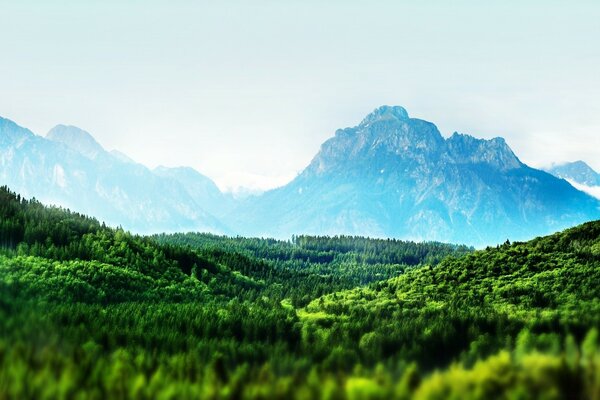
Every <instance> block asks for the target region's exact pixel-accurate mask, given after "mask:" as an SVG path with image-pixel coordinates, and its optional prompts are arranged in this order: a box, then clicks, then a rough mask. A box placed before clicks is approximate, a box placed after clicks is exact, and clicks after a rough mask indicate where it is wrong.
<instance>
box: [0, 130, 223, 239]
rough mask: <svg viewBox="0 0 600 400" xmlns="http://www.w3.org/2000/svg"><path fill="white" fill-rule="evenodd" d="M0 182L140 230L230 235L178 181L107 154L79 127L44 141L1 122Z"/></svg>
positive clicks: (104, 219) (21, 191)
mask: <svg viewBox="0 0 600 400" xmlns="http://www.w3.org/2000/svg"><path fill="white" fill-rule="evenodd" d="M0 183H1V184H6V185H9V186H10V187H11V188H14V189H15V190H16V191H17V192H19V193H20V194H22V195H23V196H26V197H36V198H37V199H39V200H42V201H44V202H46V203H51V204H57V205H61V206H63V207H66V208H70V209H73V210H76V211H78V212H82V213H86V214H90V215H94V216H95V217H97V218H99V219H101V220H103V221H105V222H107V223H109V224H112V225H121V226H123V227H124V228H126V229H130V230H133V231H136V232H141V233H150V232H162V231H181V230H187V231H189V230H194V231H211V232H220V233H223V232H228V229H227V228H226V227H225V226H224V225H223V224H221V223H220V222H219V221H218V220H217V219H216V218H215V217H213V216H212V215H211V214H210V213H208V212H207V211H205V210H204V209H203V207H202V199H201V198H199V197H198V196H196V198H192V196H190V194H189V193H188V192H187V191H186V188H185V187H183V186H182V185H181V184H180V183H179V182H177V181H176V180H174V179H170V178H168V177H162V176H159V175H157V174H154V173H153V172H152V171H150V170H149V169H148V168H146V167H144V166H142V165H141V164H136V163H134V162H131V161H130V160H127V159H126V158H124V157H123V156H120V155H118V154H117V155H115V154H112V153H109V152H107V151H105V150H104V149H103V148H102V146H100V145H99V144H98V143H97V142H96V141H95V139H94V138H93V137H92V136H91V135H90V134H89V133H87V132H85V131H83V130H81V129H79V128H76V127H71V126H62V125H59V126H57V127H55V128H54V129H52V130H51V131H50V132H49V133H48V135H47V137H46V138H42V137H40V136H36V135H34V134H33V133H32V132H31V131H29V130H27V129H25V128H22V127H20V126H18V125H16V124H15V123H13V122H12V121H9V120H6V119H0Z"/></svg>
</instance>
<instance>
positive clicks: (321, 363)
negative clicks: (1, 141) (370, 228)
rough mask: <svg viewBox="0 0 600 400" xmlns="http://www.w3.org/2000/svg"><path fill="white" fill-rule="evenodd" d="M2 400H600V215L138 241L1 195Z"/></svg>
mask: <svg viewBox="0 0 600 400" xmlns="http://www.w3.org/2000/svg"><path fill="white" fill-rule="evenodd" d="M0 248H1V254H0V399H54V398H59V399H88V398H89V399H107V398H110V399H121V398H122V399H129V398H131V399H155V398H158V399H188V398H202V399H272V398H275V399H277V398H280V399H294V398H297V399H313V398H316V399H321V398H322V399H346V398H348V399H361V398H366V399H371V398H372V399H390V398H398V399H410V398H416V399H445V398H452V399H465V398H470V399H491V398H501V399H527V398H544V399H562V398H573V399H600V347H599V346H600V338H599V332H598V330H599V329H600V285H599V283H600V222H590V223H587V224H584V225H581V226H578V227H575V228H572V229H569V230H566V231H563V232H559V233H556V234H554V235H551V236H547V237H542V238H537V239H534V240H532V241H529V242H525V243H510V242H508V241H507V242H506V243H505V244H504V245H502V246H497V247H490V248H487V249H485V250H478V251H475V250H474V249H472V248H469V247H466V246H460V245H448V244H441V243H435V242H431V243H427V242H426V243H413V242H404V241H398V240H376V239H366V238H361V237H346V236H342V237H313V236H295V237H293V238H291V240H290V241H277V240H272V239H252V238H241V237H237V238H232V237H224V236H215V235H209V234H193V233H189V234H172V235H166V234H164V235H156V236H151V237H143V236H136V235H132V234H130V233H128V232H126V231H124V230H122V229H115V228H110V227H106V226H105V225H103V224H102V223H100V222H98V221H97V220H95V219H93V218H89V217H86V216H83V215H79V214H77V213H73V212H70V211H68V210H64V209H60V208H55V207H46V206H44V205H42V204H40V203H39V202H37V201H36V200H29V199H23V198H21V197H20V196H19V195H17V194H15V193H12V192H11V191H10V190H9V189H8V188H6V187H3V188H2V189H1V190H0Z"/></svg>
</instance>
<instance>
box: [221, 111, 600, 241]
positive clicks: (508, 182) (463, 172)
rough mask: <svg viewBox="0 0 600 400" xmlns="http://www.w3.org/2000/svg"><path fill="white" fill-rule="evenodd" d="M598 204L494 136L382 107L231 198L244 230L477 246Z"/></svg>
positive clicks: (585, 214)
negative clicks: (278, 175) (250, 191)
mask: <svg viewBox="0 0 600 400" xmlns="http://www.w3.org/2000/svg"><path fill="white" fill-rule="evenodd" d="M599 207H600V202H598V201H597V200H596V199H594V198H592V197H590V196H588V195H587V194H585V193H582V192H581V191H578V190H577V189H575V188H573V187H572V186H571V185H570V184H569V183H568V182H566V181H564V180H561V179H558V178H556V177H554V176H552V175H550V174H548V173H546V172H543V171H540V170H536V169H533V168H530V167H528V166H527V165H525V164H523V163H522V162H521V161H520V160H519V159H518V158H517V157H516V156H515V154H514V153H513V152H512V150H511V149H510V148H509V147H508V145H507V144H506V142H505V141H504V140H503V139H501V138H496V139H492V140H482V139H476V138H474V137H472V136H469V135H463V134H459V133H455V134H454V135H452V136H451V137H450V138H448V139H444V138H443V137H442V135H441V134H440V132H439V131H438V129H437V128H436V126H435V125H434V124H432V123H430V122H427V121H423V120H420V119H414V118H410V117H409V116H408V114H407V112H406V110H405V109H404V108H402V107H389V106H383V107H380V108H378V109H376V110H375V111H374V112H373V113H371V114H369V115H368V116H367V117H366V118H365V119H364V120H363V121H362V122H361V123H360V124H359V125H358V126H355V127H353V128H346V129H340V130H338V131H337V132H336V133H335V136H334V137H333V138H331V139H329V140H327V141H326V142H325V143H324V144H323V145H322V146H321V149H320V151H319V153H318V154H317V155H316V156H315V157H314V159H313V160H312V162H311V163H310V165H309V166H308V167H307V168H306V169H305V170H304V171H303V172H302V173H301V174H300V175H299V176H298V177H297V178H296V179H294V180H293V181H292V182H291V183H289V184H288V185H286V186H284V187H281V188H279V189H275V190H272V191H269V192H267V193H265V194H264V195H262V196H260V197H258V198H252V199H249V200H248V201H246V202H244V203H243V204H241V205H240V206H239V207H238V208H237V209H236V210H235V211H234V212H233V213H231V214H230V215H229V216H228V219H227V221H228V222H229V224H230V225H231V226H235V227H236V228H237V229H238V231H239V232H240V233H242V234H244V235H257V236H276V237H289V236H290V235H292V234H297V233H309V234H358V235H370V236H376V237H396V238H404V239H413V240H441V241H450V242H458V243H466V244H472V245H486V244H494V243H499V242H503V241H505V240H506V239H507V238H510V239H511V240H520V239H527V238H531V237H534V236H536V235H541V234H545V233H550V232H553V231H557V230H560V229H562V228H565V227H568V226H572V225H575V224H577V223H580V222H583V221H587V220H591V219H597V218H600V208H599Z"/></svg>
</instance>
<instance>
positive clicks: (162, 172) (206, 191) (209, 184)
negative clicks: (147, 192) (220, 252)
mask: <svg viewBox="0 0 600 400" xmlns="http://www.w3.org/2000/svg"><path fill="white" fill-rule="evenodd" d="M153 172H154V173H155V174H156V175H158V176H161V177H165V178H169V179H171V180H174V181H176V182H178V183H179V184H181V186H182V187H184V188H185V190H186V192H187V193H188V194H189V195H190V197H191V198H192V199H193V200H194V201H195V202H196V203H198V204H201V205H202V208H203V209H205V210H206V211H208V212H209V213H211V214H212V215H216V216H220V215H223V214H226V213H227V212H229V211H230V210H231V209H232V208H233V206H234V203H235V201H234V199H233V197H231V196H226V195H224V194H223V193H222V192H221V191H220V190H219V188H218V187H217V185H216V184H215V183H214V182H213V181H212V180H211V179H209V178H208V177H206V176H204V175H202V174H201V173H199V172H198V171H196V170H195V169H193V168H189V167H178V168H167V167H163V166H160V167H157V168H155V169H154V170H153Z"/></svg>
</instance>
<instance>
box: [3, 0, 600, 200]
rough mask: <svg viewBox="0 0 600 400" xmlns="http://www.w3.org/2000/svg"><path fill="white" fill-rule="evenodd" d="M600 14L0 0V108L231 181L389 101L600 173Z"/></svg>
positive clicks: (568, 9)
mask: <svg viewBox="0 0 600 400" xmlns="http://www.w3.org/2000/svg"><path fill="white" fill-rule="evenodd" d="M598 21H600V1H598V0H594V1H576V2H568V1H560V2H558V1H514V2H513V1H497V2H492V1H490V2H481V1H454V2H452V1H410V2H409V1H406V2H400V1H373V0H371V1H327V2H325V1H310V0H309V1H306V0H304V1H205V2H202V1H182V0H179V1H178V0H171V1H147V0H146V1H141V0H140V1H50V0H45V1H30V0H14V1H5V0H0V115H1V116H3V117H6V118H9V119H12V120H14V121H15V122H17V123H19V124H20V125H23V126H26V127H28V128H30V129H32V130H33V131H34V132H35V133H37V134H41V135H45V133H46V132H47V131H48V130H49V129H50V128H51V127H53V126H54V125H56V124H59V123H62V124H70V125H76V126H79V127H80V128H83V129H85V130H87V131H89V132H90V133H92V135H94V136H95V138H96V139H97V140H98V141H99V142H100V143H101V144H102V145H103V146H104V147H105V148H107V149H109V150H110V149H118V150H120V151H122V152H124V153H125V154H127V155H129V156H130V157H132V158H133V159H135V160H136V161H139V162H141V163H143V164H145V165H147V166H149V167H154V166H157V165H166V166H180V165H188V166H192V167H194V168H196V169H197V170H198V171H200V172H201V173H203V174H205V175H207V176H209V177H211V178H212V179H214V180H215V181H216V182H217V184H218V185H219V186H220V187H221V188H231V187H237V186H248V187H261V188H267V187H273V186H277V185H279V184H283V183H286V181H287V180H289V179H291V178H293V177H294V176H295V175H296V174H297V173H298V172H300V171H301V170H302V169H303V168H304V167H305V166H306V165H307V164H308V163H309V162H310V160H311V159H312V157H313V156H314V155H315V153H316V152H317V151H318V149H319V146H320V144H321V143H322V142H323V141H325V140H326V139H327V138H329V137H331V136H332V135H333V134H334V132H335V130H336V129H337V128H343V127H347V126H354V125H356V124H357V123H359V122H360V120H361V119H362V118H363V117H364V116H365V115H366V114H367V113H369V112H370V111H372V110H373V109H374V108H376V107H377V106H379V105H382V104H389V105H402V106H404V107H405V108H406V109H407V110H408V112H409V114H410V115H411V116H414V117H418V118H423V119H426V120H429V121H432V122H434V123H435V124H436V125H437V126H438V127H439V128H440V130H441V132H442V134H443V135H444V136H449V135H450V134H452V132H454V131H459V132H463V133H469V134H472V135H474V136H477V137H483V138H492V137H495V136H503V137H504V138H506V140H507V142H508V143H509V145H510V146H511V147H512V148H513V150H514V151H515V153H516V154H517V155H518V156H519V157H520V158H521V160H522V161H524V162H526V163H528V164H530V165H532V166H543V165H548V164H550V163H552V162H563V161H569V160H577V159H583V160H585V161H587V162H588V163H589V164H590V165H591V166H592V167H594V168H595V169H597V170H600V23H599V22H598Z"/></svg>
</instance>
